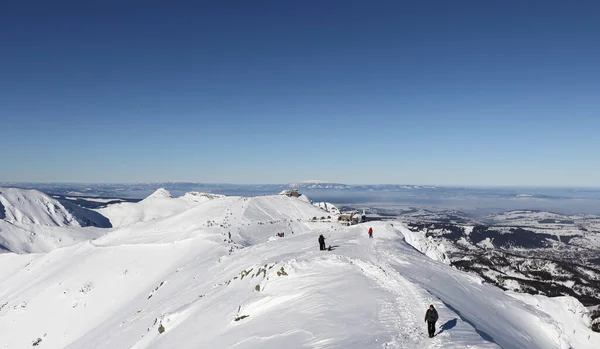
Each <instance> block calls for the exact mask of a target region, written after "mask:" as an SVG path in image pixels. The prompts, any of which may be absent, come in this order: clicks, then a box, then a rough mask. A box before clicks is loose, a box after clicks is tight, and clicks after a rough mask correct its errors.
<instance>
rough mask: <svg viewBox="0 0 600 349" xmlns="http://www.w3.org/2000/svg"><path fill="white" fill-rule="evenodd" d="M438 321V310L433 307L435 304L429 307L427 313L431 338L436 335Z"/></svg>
mask: <svg viewBox="0 0 600 349" xmlns="http://www.w3.org/2000/svg"><path fill="white" fill-rule="evenodd" d="M436 321H438V313H437V310H435V308H434V307H433V304H432V305H430V306H429V309H427V312H426V313H425V322H426V323H427V330H428V331H429V338H432V337H433V335H435V322H436Z"/></svg>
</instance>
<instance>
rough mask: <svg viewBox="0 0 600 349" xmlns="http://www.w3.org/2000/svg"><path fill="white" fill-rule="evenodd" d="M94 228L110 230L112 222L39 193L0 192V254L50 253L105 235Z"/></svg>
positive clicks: (4, 189) (25, 191)
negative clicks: (57, 248) (7, 252)
mask: <svg viewBox="0 0 600 349" xmlns="http://www.w3.org/2000/svg"><path fill="white" fill-rule="evenodd" d="M82 227H89V228H86V229H81V228H82ZM93 227H104V228H106V227H110V222H109V221H108V219H106V218H105V217H103V216H101V215H100V214H98V213H96V212H93V211H90V210H87V209H84V208H81V207H79V206H76V205H73V204H71V203H69V202H60V201H58V200H56V199H54V198H51V197H50V196H48V195H46V194H44V193H42V192H39V191H37V190H25V189H15V188H0V250H5V251H12V252H17V253H28V252H46V251H49V250H51V249H54V248H56V247H61V246H67V245H71V244H74V243H77V242H80V241H85V240H88V239H91V238H94V237H97V236H100V235H102V234H104V233H105V231H103V230H102V229H97V228H93Z"/></svg>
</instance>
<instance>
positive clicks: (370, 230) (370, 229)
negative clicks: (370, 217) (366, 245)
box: [369, 228, 373, 238]
mask: <svg viewBox="0 0 600 349" xmlns="http://www.w3.org/2000/svg"><path fill="white" fill-rule="evenodd" d="M369 238H373V228H369Z"/></svg>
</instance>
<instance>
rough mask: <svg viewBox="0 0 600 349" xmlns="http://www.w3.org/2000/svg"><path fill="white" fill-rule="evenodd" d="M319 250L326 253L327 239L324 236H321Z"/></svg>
mask: <svg viewBox="0 0 600 349" xmlns="http://www.w3.org/2000/svg"><path fill="white" fill-rule="evenodd" d="M319 249H320V250H321V251H325V250H326V248H325V237H324V236H323V234H321V235H319Z"/></svg>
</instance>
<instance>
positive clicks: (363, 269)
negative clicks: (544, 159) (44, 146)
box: [0, 195, 600, 349]
mask: <svg viewBox="0 0 600 349" xmlns="http://www.w3.org/2000/svg"><path fill="white" fill-rule="evenodd" d="M178 199H179V198H167V197H159V198H156V197H153V198H152V199H150V200H144V201H146V202H147V204H146V205H150V204H149V203H154V204H155V205H156V206H157V207H158V206H160V205H163V200H170V201H173V200H178ZM111 207H112V206H111ZM114 207H121V208H123V209H124V210H128V208H127V206H125V207H123V206H122V205H114ZM157 207H154V208H152V207H145V209H146V210H148V211H151V210H154V211H157V210H158V208H157ZM115 210H116V209H115ZM317 212H321V213H322V212H323V210H321V209H320V208H318V207H315V206H313V205H311V204H310V203H307V202H305V201H303V200H300V199H298V198H290V197H286V196H279V195H276V196H265V197H254V198H245V197H219V198H214V199H211V200H208V201H205V202H203V203H200V204H197V203H196V204H195V205H192V206H191V207H188V208H187V209H183V210H181V211H177V210H174V213H173V214H172V215H169V216H164V217H155V218H154V219H152V220H147V221H139V222H137V223H136V224H131V225H127V226H123V227H120V228H116V229H112V230H110V231H108V232H107V234H105V235H103V236H101V237H99V238H97V239H95V240H93V241H88V242H82V243H78V244H75V245H72V246H68V247H65V248H60V249H55V250H52V251H50V252H48V253H46V254H28V255H16V254H10V253H6V254H0V294H2V304H0V328H3V329H8V328H10V331H3V333H2V336H0V348H3V349H4V348H10V349H13V348H17V349H19V348H30V347H31V346H32V344H33V343H37V345H39V346H40V347H41V348H57V349H58V348H69V349H75V348H107V349H110V348H130V349H133V348H135V349H146V348H148V349H149V348H165V349H167V348H183V349H185V348H190V349H192V348H235V349H243V348H267V349H268V348H348V349H363V348H367V349H369V348H388V349H392V348H465V347H470V348H500V347H502V348H527V349H537V348H539V349H546V348H560V349H563V348H564V349H568V348H571V347H572V348H595V345H597V343H598V341H600V334H597V333H593V332H591V331H590V330H589V329H587V328H586V327H585V321H584V315H582V314H579V315H581V316H582V317H581V319H582V320H581V321H577V322H574V323H572V324H570V325H567V324H564V323H563V322H564V321H571V322H572V319H573V318H572V317H570V316H571V315H568V314H565V312H570V311H571V310H572V309H579V308H578V305H577V301H576V300H569V302H573V303H569V304H570V305H569V306H568V307H562V306H560V304H567V303H565V302H563V301H560V302H563V303H558V304H559V305H557V306H555V307H553V309H552V310H548V309H545V308H544V306H541V307H537V306H536V305H535V304H532V303H530V302H529V301H528V300H527V301H525V300H520V299H517V298H515V297H514V296H513V295H510V294H507V293H505V292H504V291H502V290H501V289H499V288H496V287H494V286H491V285H488V284H486V283H484V282H483V281H482V279H481V278H479V277H477V276H473V275H471V274H468V273H465V272H461V271H458V270H456V269H455V268H452V267H449V266H447V265H445V264H443V263H440V262H437V261H434V260H432V259H430V258H428V257H427V256H425V255H423V254H422V253H420V252H419V251H417V250H415V248H413V246H411V245H409V244H408V243H407V242H406V241H405V236H406V235H405V234H408V232H407V231H406V230H408V229H405V228H404V227H403V225H402V224H401V223H399V222H389V223H385V222H369V225H356V226H352V227H342V226H341V225H338V224H337V223H336V222H333V223H332V222H313V221H311V218H312V217H314V216H315V215H317ZM113 213H115V214H116V211H115V212H113ZM369 226H372V227H373V229H374V232H375V233H374V236H375V237H374V238H373V239H369V238H368V237H367V234H366V231H367V229H368V227H369ZM57 229H65V228H57ZM77 229H82V228H77ZM280 232H285V237H276V234H277V233H280ZM319 234H323V235H324V236H325V237H326V238H327V240H326V243H327V245H331V246H332V250H331V251H319V250H318V248H317V247H318V246H317V237H318V236H319ZM541 299H542V301H540V303H539V304H546V299H545V297H542V298H541ZM429 304H434V305H435V306H436V308H437V309H438V312H439V314H440V320H439V322H438V333H437V336H436V337H435V338H427V335H426V334H425V332H426V328H425V326H424V324H423V316H424V313H425V310H426V309H427V307H428V305H429ZM56 314H60V316H56ZM579 315H577V316H579Z"/></svg>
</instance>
